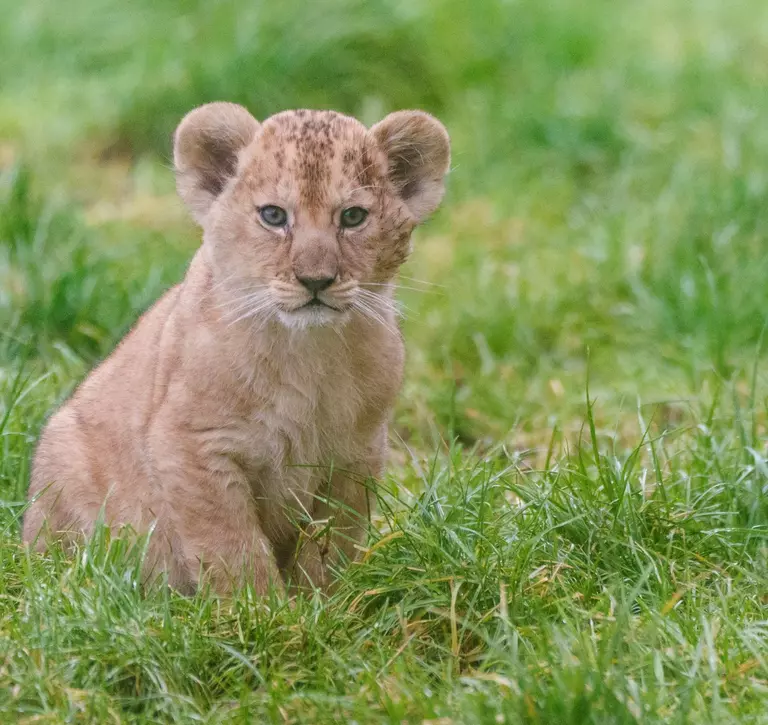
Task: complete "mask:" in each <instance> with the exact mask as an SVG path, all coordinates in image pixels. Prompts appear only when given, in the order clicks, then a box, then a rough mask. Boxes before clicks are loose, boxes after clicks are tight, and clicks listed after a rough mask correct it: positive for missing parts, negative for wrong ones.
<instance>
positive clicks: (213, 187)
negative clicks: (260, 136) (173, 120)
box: [173, 103, 259, 224]
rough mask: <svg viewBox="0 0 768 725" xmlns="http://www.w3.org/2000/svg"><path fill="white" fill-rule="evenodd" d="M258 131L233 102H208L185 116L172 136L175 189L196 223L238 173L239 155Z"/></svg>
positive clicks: (240, 107) (248, 114)
mask: <svg viewBox="0 0 768 725" xmlns="http://www.w3.org/2000/svg"><path fill="white" fill-rule="evenodd" d="M258 129H259V123H258V121H257V120H256V119H255V118H254V117H253V116H251V114H250V113H248V111H246V110H245V109H244V108H243V107H242V106H238V105H237V104H235V103H208V104H207V105H205V106H200V108H196V109H195V110H194V111H190V112H189V113H188V114H187V115H186V116H184V118H183V120H182V121H181V123H180V124H179V127H178V128H177V129H176V133H175V134H174V136H173V163H174V166H175V168H176V188H177V189H178V191H179V196H180V197H181V198H182V199H183V200H184V203H185V204H186V205H187V207H188V209H189V211H190V212H191V213H192V216H193V218H194V219H195V221H196V222H197V223H198V224H203V222H204V221H205V217H206V215H207V214H208V210H209V209H210V208H211V204H213V202H214V200H215V199H216V197H217V196H218V195H219V194H220V193H221V191H222V189H223V188H224V186H225V185H226V183H227V181H229V179H231V178H232V177H233V176H234V175H235V173H236V172H237V158H238V154H239V153H240V151H241V150H242V149H243V148H245V147H246V146H247V145H248V144H249V143H250V142H251V141H252V140H253V138H254V136H255V135H256V132H257V131H258Z"/></svg>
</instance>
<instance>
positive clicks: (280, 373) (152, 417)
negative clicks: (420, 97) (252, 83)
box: [23, 103, 449, 592]
mask: <svg viewBox="0 0 768 725" xmlns="http://www.w3.org/2000/svg"><path fill="white" fill-rule="evenodd" d="M174 161H175V165H176V173H177V184H178V189H179V193H180V195H181V197H182V198H183V199H184V201H185V203H186V204H187V206H188V207H189V209H190V211H191V213H192V215H193V216H194V218H195V219H196V220H197V221H198V222H199V223H200V225H201V226H202V228H203V244H202V246H201V247H200V249H199V250H198V252H197V254H196V255H195V257H194V259H193V260H192V262H191V264H190V267H189V270H188V272H187V275H186V277H185V279H184V280H183V282H182V283H181V284H180V285H178V286H177V287H175V288H173V289H172V290H170V291H169V292H168V293H167V294H166V295H165V296H164V297H162V298H161V299H160V300H159V301H158V302H157V303H156V304H155V306H154V307H153V308H152V309H151V310H149V312H147V313H146V314H145V315H144V316H143V317H142V318H141V319H140V320H139V322H138V323H137V324H136V326H135V327H134V329H133V330H132V331H131V332H130V333H129V334H128V335H127V336H126V338H125V339H124V340H123V341H122V342H121V343H120V344H119V346H118V347H117V349H116V350H115V351H114V352H113V353H112V355H111V356H110V357H109V358H107V359H106V360H105V361H104V362H103V363H102V364H101V365H100V366H99V367H97V368H96V369H95V370H94V371H93V372H92V373H91V375H90V376H89V377H88V378H87V379H86V381H85V382H84V383H83V384H82V385H81V386H80V387H79V389H78V390H77V391H76V392H75V394H74V395H73V396H72V398H71V399H70V400H69V401H68V402H67V403H66V404H65V405H64V406H63V407H62V408H61V409H60V410H59V411H58V412H57V413H55V414H54V416H53V417H52V418H51V420H50V421H49V423H48V425H47V427H46V428H45V430H44V432H43V435H42V437H41V440H40V444H39V446H38V449H37V453H36V456H35V460H34V464H33V470H32V481H31V485H30V499H31V501H32V503H31V505H30V508H29V510H28V512H27V514H26V518H25V522H24V530H23V538H24V540H25V541H26V542H28V543H30V544H35V545H36V546H37V547H38V548H43V547H44V546H45V544H46V541H47V539H48V538H49V536H50V535H55V536H59V537H68V536H77V535H79V534H81V533H85V534H87V533H88V532H90V531H91V530H92V529H93V526H94V524H95V522H96V521H97V520H98V518H99V515H100V512H101V511H102V510H103V512H104V517H105V520H106V522H107V523H108V524H109V525H112V526H117V525H123V524H128V525H131V526H132V527H133V528H134V529H136V530H138V531H146V530H148V528H149V527H150V526H154V527H155V531H154V533H153V535H152V538H151V549H150V556H149V560H148V573H157V572H161V571H166V572H167V574H168V577H169V580H170V582H171V584H172V585H173V586H175V587H177V588H179V589H181V590H185V591H191V590H193V589H194V588H195V586H196V585H197V583H198V581H199V576H200V574H201V572H202V573H204V574H205V576H206V577H209V578H210V580H211V582H212V584H213V586H214V587H215V588H216V589H217V590H218V591H220V592H227V591H229V590H230V589H231V587H232V586H233V585H235V584H237V583H238V582H242V581H243V577H250V578H251V580H252V581H253V583H254V586H255V588H256V590H257V591H259V592H265V591H266V590H267V588H268V585H269V583H270V582H272V583H274V584H275V585H277V586H281V585H282V584H281V583H282V581H283V580H285V579H288V578H290V577H291V576H293V577H294V578H295V579H298V580H299V581H300V582H301V583H302V584H308V583H312V584H314V585H316V586H320V587H326V586H327V585H328V583H329V571H328V567H329V565H332V566H333V565H335V564H336V563H338V561H339V559H340V557H341V558H353V557H354V555H355V545H356V543H357V542H359V541H360V539H361V537H362V535H363V534H364V530H365V525H366V524H367V516H368V513H369V508H370V505H371V502H370V496H369V489H368V487H367V481H368V479H369V477H371V476H378V475H380V474H381V472H382V468H383V465H384V462H385V458H386V451H387V421H388V418H389V415H390V411H391V409H392V405H393V402H394V400H395V397H396V395H397V392H398V389H399V387H400V382H401V376H402V367H403V345H402V341H401V337H400V334H399V332H398V329H397V324H396V316H395V309H394V303H393V298H392V295H393V283H394V279H395V276H396V274H397V271H398V268H399V267H400V265H401V264H402V263H403V262H404V261H405V259H406V257H407V255H408V252H409V247H410V235H411V231H412V230H413V228H414V226H415V225H416V224H417V223H418V222H420V221H422V220H423V219H424V218H426V216H428V215H429V214H430V213H431V212H432V211H434V209H435V208H436V207H437V205H438V204H439V202H440V199H441V197H442V193H443V177H444V175H445V174H446V172H447V170H448V165H449V146H448V137H447V134H446V132H445V129H444V128H443V127H442V126H441V125H440V123H439V122H438V121H436V120H435V119H434V118H432V117H431V116H428V115H427V114H425V113H421V112H418V111H405V112H399V113H395V114H392V115H391V116H388V117H387V118H386V119H384V121H382V122H381V123H379V124H377V125H376V126H374V127H373V128H372V129H370V130H368V129H366V128H365V127H364V126H363V125H361V124H360V123H359V122H357V121H356V120H354V119H352V118H349V117H346V116H342V115H340V114H337V113H332V112H319V111H295V112H285V113H281V114H278V115H276V116H273V117H271V118H269V119H267V120H266V121H265V122H264V123H263V124H259V123H258V122H257V121H256V120H255V119H254V118H253V117H252V116H251V115H250V114H249V113H248V112H247V111H246V110H245V109H244V108H242V107H240V106H235V105H233V104H226V103H214V104H209V105H207V106H203V107H201V108H198V109H196V110H194V111H192V112H191V113H190V114H188V115H187V116H186V117H185V118H184V120H183V121H182V122H181V124H180V126H179V128H178V129H177V131H176V135H175V139H174ZM269 204H272V205H279V206H281V207H283V208H285V209H286V210H287V211H288V213H289V224H288V225H287V226H286V227H285V228H282V229H276V228H273V227H269V226H268V225H266V224H265V223H263V222H262V221H261V219H260V217H259V213H258V209H259V208H261V207H262V206H264V205H269ZM350 206H360V207H364V208H365V209H368V210H369V216H368V218H367V220H366V222H365V223H364V224H363V226H362V227H360V228H357V229H342V228H341V227H340V224H339V215H340V212H341V210H342V209H344V208H347V207H350ZM302 276H304V277H306V276H310V277H312V276H314V277H326V276H327V277H335V282H334V283H333V284H332V285H331V286H330V287H329V288H328V289H326V290H324V291H323V292H320V293H319V298H320V299H321V300H322V301H323V302H326V303H327V304H328V305H332V306H333V307H334V308H336V309H329V308H328V307H320V306H317V307H310V308H304V309H300V308H301V307H302V305H304V304H305V303H307V302H308V301H309V300H310V299H311V294H310V292H308V291H307V289H305V288H304V287H303V286H302V285H301V284H299V282H298V279H297V277H302Z"/></svg>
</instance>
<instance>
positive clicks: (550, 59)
mask: <svg viewBox="0 0 768 725" xmlns="http://www.w3.org/2000/svg"><path fill="white" fill-rule="evenodd" d="M0 16H1V17H2V18H3V20H2V22H1V23H0V166H1V167H2V171H1V172H0V721H1V722H3V723H6V722H16V721H19V722H29V723H31V722H36V723H37V722H94V723H102V722H104V723H106V722H147V723H148V722H171V721H174V722H204V723H223V722H227V723H230V722H231V723H245V722H276V723H289V722H297V723H332V722H333V723H337V722H338V723H360V724H361V725H363V724H365V723H377V722H387V723H390V722H391V723H402V722H408V723H410V722H415V723H432V724H433V725H437V724H438V723H439V724H440V725H448V724H449V723H468V724H474V723H508V724H511V723H531V724H532V723H542V724H546V725H561V724H562V725H565V724H568V723H571V724H573V725H581V724H582V723H616V724H619V723H657V722H659V723H660V722H665V723H667V722H668V723H699V722H702V723H717V724H718V725H727V724H728V723H768V447H767V445H766V444H767V443H768V432H767V431H766V424H767V422H768V368H767V367H766V362H767V360H768V334H765V333H766V323H767V322H768V247H767V246H766V242H767V240H768V93H766V88H767V87H768V4H766V3H764V2H761V1H760V0H744V2H741V3H723V2H717V1H716V0H696V2H688V1H686V0H643V1H642V2H635V3H628V2H625V3H620V2H610V0H550V1H549V2H546V3H544V2H539V1H538V0H508V1H505V0H476V1H475V2H472V3H469V2H460V1H459V0H410V2H401V1H400V0H333V1H332V0H318V2H313V3H311V4H310V3H300V2H298V1H297V0H284V1H282V2H267V1H266V0H254V1H253V2H250V3H244V2H241V3H237V2H233V1H232V0H218V1H215V2H206V3H204V2H198V1H197V0H176V1H175V2H171V0H152V1H151V2H150V0H135V2H132V3H118V2H116V1H115V0H71V2H69V3H66V4H62V3H61V2H54V0H26V1H25V2H18V0H0ZM216 99H222V100H233V101H238V102H241V103H244V104H245V105H247V106H248V107H249V108H250V109H251V110H252V111H253V112H254V113H255V114H256V115H257V116H259V117H264V116H266V115H269V114H271V113H273V112H275V111H277V110H280V109H283V108H288V107H296V106H310V107H331V108H335V109H338V110H342V111H346V112H349V113H353V114H356V115H358V116H359V117H360V118H362V119H363V120H364V121H366V122H373V121H375V120H377V119H379V118H380V117H382V115H383V114H384V113H386V112H388V111H390V110H393V109H396V108H401V107H421V108H425V109H427V110H430V111H432V112H434V113H435V114H437V115H439V116H440V117H441V118H442V119H443V120H444V122H445V123H446V125H447V126H448V128H449V130H450V132H451V135H452V138H453V152H454V156H453V170H452V173H451V176H450V183H449V192H448V195H447V198H446V202H445V205H444V207H443V210H442V211H441V212H440V213H439V214H438V215H437V216H436V217H435V218H434V219H433V220H432V221H431V222H430V223H429V224H428V225H427V226H426V227H424V228H423V229H421V230H419V232H418V233H417V235H416V240H415V252H414V255H413V258H412V260H411V261H410V262H409V264H408V265H407V268H406V270H405V272H404V275H405V276H404V278H403V280H402V283H403V288H402V289H401V290H400V292H399V297H400V299H401V300H402V302H403V304H404V308H405V319H404V321H403V327H404V332H405V336H406V341H407V348H408V356H409V357H408V370H407V379H406V383H405V387H404V391H403V394H402V396H401V399H400V404H399V406H398V408H397V411H396V417H395V422H394V425H393V428H392V443H393V453H392V461H391V465H390V469H389V470H390V473H389V475H388V477H387V479H386V480H385V481H383V482H382V486H381V492H380V499H381V500H380V505H379V509H378V511H379V513H378V516H377V518H376V520H375V522H374V523H375V528H374V529H373V530H372V531H371V535H370V540H369V541H368V543H367V552H366V553H365V554H364V556H363V558H362V561H361V562H360V563H358V564H355V565H353V566H351V567H350V568H349V569H347V571H346V572H345V573H344V574H343V579H342V583H341V585H340V587H339V589H338V591H337V592H336V593H335V594H334V595H333V597H332V598H330V599H327V600H326V599H323V598H322V597H320V596H317V597H314V598H313V597H308V598H304V599H300V600H297V601H296V602H295V603H294V605H293V606H289V605H288V604H287V603H286V602H284V601H280V600H278V599H276V598H275V599H273V600H271V601H267V602H265V601H259V600H257V599H255V598H254V597H253V595H252V593H251V592H249V591H243V592H241V593H240V594H239V595H238V596H237V597H235V598H234V599H233V600H227V601H220V600H218V599H216V598H214V597H213V596H211V595H210V594H208V593H201V594H199V595H197V596H196V597H193V598H185V597H182V596H179V595H177V594H175V593H174V592H172V591H170V590H168V589H167V588H162V587H157V588H152V589H150V590H143V589H142V587H141V586H140V583H139V577H138V570H139V563H140V559H141V550H140V549H137V548H130V547H129V546H128V545H127V543H126V542H124V541H121V540H119V539H117V540H115V539H110V537H109V536H107V535H106V534H104V533H103V532H102V534H101V535H99V536H97V537H95V538H94V540H93V541H92V542H91V543H90V544H89V545H88V546H87V547H86V548H84V549H83V550H82V551H80V552H79V554H78V555H77V557H76V558H75V559H74V560H73V559H67V558H65V557H63V556H61V555H56V554H53V555H50V556H48V557H45V558H43V557H38V556H30V555H28V554H26V553H25V552H24V550H23V549H22V547H21V545H20V543H19V534H18V531H19V520H20V517H21V515H22V513H23V505H24V499H25V494H26V486H27V477H28V472H29V459H30V456H31V454H32V451H33V448H34V445H35V440H36V436H37V434H38V432H39V430H40V427H41V425H42V423H43V422H44V420H45V417H46V415H47V414H48V413H49V412H50V411H51V409H52V408H53V407H54V406H55V405H56V404H57V403H58V402H60V401H61V400H62V399H63V398H64V397H65V396H66V395H67V394H68V393H69V392H70V391H71V390H72V388H73V386H74V385H76V383H77V382H78V381H79V380H80V379H81V378H82V376H83V375H84V374H85V373H86V371H87V370H88V369H89V367H90V366H91V365H92V364H93V363H94V362H95V361H96V360H98V359H99V358H100V357H101V356H103V355H104V354H105V353H106V352H108V351H109V349H110V348H111V347H112V346H113V345H114V343H115V342H116V341H117V340H118V339H119V338H120V336H121V335H122V334H123V333H124V332H125V331H126V329H127V328H128V327H129V326H130V324H131V323H132V321H133V320H134V319H135V318H136V316H137V314H138V313H139V312H140V311H141V310H143V309H145V308H146V307H147V306H148V305H149V304H150V303H151V302H152V301H153V300H154V299H155V298H156V297H157V296H158V295H159V294H160V292H161V291H162V290H164V289H165V288H167V287H168V286H169V285H171V284H173V283H174V282H175V281H177V280H178V279H180V277H181V276H182V275H183V273H184V268H185V264H186V262H187V260H188V259H189V258H190V256H191V254H192V252H193V250H194V248H195V246H196V244H197V243H198V238H199V237H198V233H197V231H196V229H195V228H194V227H193V226H192V224H191V222H190V221H189V220H188V219H187V218H186V216H185V214H184V212H183V210H182V208H181V204H180V202H179V201H178V200H177V199H176V197H175V195H174V189H173V178H172V174H171V170H170V168H169V136H170V133H171V132H172V130H173V128H174V126H175V124H176V123H177V122H178V120H179V119H180V117H181V115H182V114H183V113H185V112H186V111H187V110H189V109H191V108H192V107H193V106H195V105H197V104H199V103H202V102H205V101H209V100H216Z"/></svg>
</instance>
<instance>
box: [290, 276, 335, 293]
mask: <svg viewBox="0 0 768 725" xmlns="http://www.w3.org/2000/svg"><path fill="white" fill-rule="evenodd" d="M296 279H297V280H299V282H301V284H303V285H304V286H305V287H306V288H307V289H308V290H309V291H310V292H311V293H312V294H314V295H316V294H317V293H318V292H322V291H323V290H324V289H328V287H330V286H331V285H332V284H333V283H334V281H335V280H336V277H299V276H297V277H296Z"/></svg>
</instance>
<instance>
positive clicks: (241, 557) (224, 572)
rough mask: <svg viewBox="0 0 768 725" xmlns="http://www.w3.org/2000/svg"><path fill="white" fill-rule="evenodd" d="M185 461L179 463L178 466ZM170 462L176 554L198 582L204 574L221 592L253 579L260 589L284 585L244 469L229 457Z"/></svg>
mask: <svg viewBox="0 0 768 725" xmlns="http://www.w3.org/2000/svg"><path fill="white" fill-rule="evenodd" d="M179 464H180V465H179ZM169 465H172V464H171V461H169V462H168V464H166V465H164V467H165V468H166V470H165V471H161V475H162V476H163V478H164V479H165V481H166V488H165V491H166V495H167V499H166V507H167V511H168V518H169V519H170V521H171V522H172V524H171V530H172V532H173V533H172V535H171V543H172V551H171V557H172V558H173V559H174V560H175V561H174V563H175V564H176V565H177V566H179V565H181V567H182V568H183V569H184V570H185V571H186V572H187V574H188V576H189V577H190V578H191V582H190V583H191V584H192V585H193V586H194V585H195V584H196V583H197V580H198V578H199V576H200V574H201V573H202V574H203V577H204V582H205V581H206V580H207V581H208V582H210V584H211V586H212V588H213V589H214V591H216V592H217V593H218V594H228V593H230V592H231V591H232V590H233V589H236V588H237V587H238V586H240V585H241V584H244V583H246V582H248V581H250V582H252V584H253V586H254V589H255V591H256V593H257V594H260V595H264V594H267V592H268V591H269V588H270V586H273V587H275V588H277V589H279V590H282V589H283V583H282V579H281V577H280V573H279V570H278V567H277V562H276V560H275V556H274V552H273V549H272V545H271V543H270V541H269V540H268V539H267V537H266V535H265V534H264V532H263V530H262V528H261V525H260V523H259V520H258V517H257V515H256V510H255V507H254V505H253V501H252V499H251V493H250V490H251V489H250V486H249V484H248V482H247V480H246V477H245V475H244V474H243V472H242V471H241V470H240V468H239V467H238V466H237V465H236V464H235V463H234V462H233V461H231V460H230V459H229V458H228V457H226V456H215V457H209V458H208V459H207V460H206V459H205V458H202V457H200V456H187V457H186V458H185V459H182V460H181V461H177V464H176V465H174V467H173V470H170V468H169V467H168V466H169Z"/></svg>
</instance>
